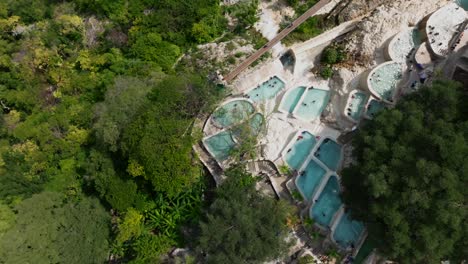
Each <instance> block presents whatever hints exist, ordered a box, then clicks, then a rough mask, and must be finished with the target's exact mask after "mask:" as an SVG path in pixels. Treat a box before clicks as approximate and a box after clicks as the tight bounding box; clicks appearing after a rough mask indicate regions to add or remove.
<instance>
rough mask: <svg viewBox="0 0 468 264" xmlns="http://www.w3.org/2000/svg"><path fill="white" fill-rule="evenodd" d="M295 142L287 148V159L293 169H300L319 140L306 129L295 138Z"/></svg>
mask: <svg viewBox="0 0 468 264" xmlns="http://www.w3.org/2000/svg"><path fill="white" fill-rule="evenodd" d="M292 140H294V141H295V142H294V144H293V145H292V146H291V148H290V149H288V150H287V152H286V156H285V160H286V163H287V164H288V165H289V167H291V168H292V169H295V170H299V169H300V167H301V165H302V163H304V161H305V160H306V159H307V156H309V154H310V152H311V150H312V148H313V147H314V146H315V143H316V142H317V140H316V139H315V136H314V135H312V134H311V133H309V132H307V131H304V132H302V133H301V134H300V135H299V136H298V137H297V138H293V139H292Z"/></svg>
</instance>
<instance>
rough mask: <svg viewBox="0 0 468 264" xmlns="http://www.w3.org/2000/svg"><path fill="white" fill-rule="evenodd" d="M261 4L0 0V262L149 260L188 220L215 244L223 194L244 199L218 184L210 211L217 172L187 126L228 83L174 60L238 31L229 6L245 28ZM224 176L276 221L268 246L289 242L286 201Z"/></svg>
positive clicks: (188, 226)
mask: <svg viewBox="0 0 468 264" xmlns="http://www.w3.org/2000/svg"><path fill="white" fill-rule="evenodd" d="M257 4H258V2H257V1H252V3H250V4H245V5H240V6H238V7H235V8H234V7H232V8H229V9H228V8H226V7H222V6H221V5H220V2H219V1H217V0H197V1H174V0H135V1H126V0H112V1H111V0H103V1H95V0H73V1H72V0H70V1H55V0H33V1H31V0H7V1H2V2H1V3H0V103H1V107H2V111H1V116H0V119H1V127H0V154H1V155H0V157H1V158H0V263H26V262H30V261H32V260H34V262H35V263H102V262H104V261H106V260H108V259H109V258H110V259H112V260H115V261H119V262H131V263H155V262H158V261H159V260H160V257H161V255H162V254H165V253H167V252H168V251H169V250H170V249H172V248H174V247H183V246H185V245H187V239H186V237H184V236H183V232H182V231H183V230H185V231H187V230H192V231H190V232H191V234H192V232H194V235H193V236H192V237H191V241H190V242H191V244H193V248H196V247H198V244H200V246H199V247H200V250H201V251H203V252H212V249H210V245H207V244H206V243H203V241H206V237H207V236H210V235H211V234H207V233H206V232H207V230H206V228H204V227H203V226H204V225H206V224H205V223H208V224H210V222H211V221H212V219H217V220H216V221H217V223H218V224H220V225H221V224H222V223H221V222H220V221H222V219H223V217H225V216H226V214H228V213H229V212H218V211H217V210H218V209H216V208H217V207H219V206H220V205H222V204H223V203H228V206H233V208H225V209H226V210H231V212H234V211H235V210H236V208H237V207H234V204H233V200H231V198H227V197H225V196H221V195H215V198H214V199H215V202H214V204H213V207H212V209H209V210H208V212H209V216H207V217H205V216H203V211H202V209H203V208H207V207H208V206H209V204H208V202H207V201H206V199H205V198H204V197H206V194H207V189H208V188H209V184H207V180H206V179H207V177H205V175H204V174H205V173H204V171H203V169H202V167H201V166H200V165H199V162H198V159H197V157H196V156H195V155H194V154H193V153H192V145H193V143H194V142H195V141H196V140H199V135H198V134H197V133H192V127H193V126H194V120H195V118H196V117H197V116H198V115H200V114H204V113H206V112H207V111H208V110H210V109H211V108H212V106H213V105H214V104H215V103H216V102H217V100H218V99H219V98H220V97H221V96H223V92H222V91H221V90H219V89H218V88H217V87H215V86H214V85H212V84H211V83H209V82H208V81H207V78H206V76H207V75H208V73H207V72H203V71H200V70H199V69H197V68H193V67H183V66H182V67H177V68H175V67H174V66H175V64H176V62H177V60H178V59H179V58H180V57H181V55H183V54H184V53H185V52H188V51H189V50H190V49H192V48H194V47H195V45H197V44H200V43H206V42H209V41H212V40H214V39H215V38H218V37H221V36H222V35H223V34H225V33H228V34H225V37H224V38H228V37H229V36H232V34H230V33H229V32H227V27H226V23H227V22H226V18H225V14H226V13H228V14H231V15H232V16H233V17H235V18H237V24H236V25H235V30H236V31H238V32H246V30H248V29H249V28H250V27H251V26H252V24H253V23H254V22H255V21H256V20H257V14H256V5H257ZM176 69H177V70H176ZM237 173H238V174H240V176H242V175H244V174H245V173H244V172H242V171H237ZM233 175H236V173H234V174H233ZM240 176H239V177H240ZM233 177H234V178H236V177H235V176H233ZM249 177H250V176H249ZM244 178H245V177H244ZM227 186H231V187H226V188H227V189H231V190H232V192H234V193H237V197H240V196H242V195H240V194H241V193H240V192H239V190H241V191H242V192H243V191H247V190H248V191H249V192H250V193H252V194H251V197H250V196H249V197H250V198H249V200H246V201H245V202H251V201H257V202H258V207H261V208H262V209H265V210H264V211H260V213H256V214H255V215H252V216H255V217H259V218H258V219H253V220H255V221H256V222H258V221H259V220H260V219H264V220H265V219H267V220H269V221H270V222H271V223H270V225H269V226H268V227H266V229H265V232H266V233H270V232H271V233H270V234H265V235H266V237H268V238H269V240H268V241H269V243H270V242H272V243H273V244H272V245H268V246H273V245H275V243H277V244H278V247H277V248H278V249H279V248H281V241H280V240H278V242H276V241H273V240H274V239H273V238H272V237H271V236H274V237H275V238H277V237H279V234H278V233H276V230H277V228H279V227H278V226H281V223H284V221H283V220H284V216H285V215H286V213H283V214H282V213H281V212H283V211H284V212H286V208H285V207H284V206H282V205H279V204H278V205H277V204H276V202H273V201H265V200H262V199H257V198H258V197H256V196H255V194H254V191H252V188H253V187H252V185H245V186H244V185H242V186H241V185H236V184H234V185H227ZM232 186H237V188H238V189H239V190H238V191H236V190H235V189H236V188H235V187H232ZM217 199H221V200H220V201H218V200H217ZM226 199H227V200H226ZM217 204H218V205H217ZM223 206H226V205H225V204H224V205H223ZM276 207H278V208H279V209H277V210H278V212H279V214H278V215H277V216H276V215H274V216H273V217H272V218H269V217H271V216H272V215H271V211H270V209H271V210H273V209H275V208H276ZM281 208H283V209H284V210H283V209H281ZM249 213H251V212H250V211H249V212H246V214H249ZM217 215H219V216H217ZM267 216H268V217H267ZM212 217H215V218H212ZM202 219H203V220H202ZM244 220H245V219H237V220H236V221H244ZM199 221H202V222H201V223H202V224H201V229H200V230H202V231H200V238H199V239H198V236H197V235H196V234H197V232H196V231H193V230H197V229H198V228H197V227H198V226H199ZM229 221H231V220H229ZM228 223H229V222H228ZM240 224H241V225H242V224H247V223H246V222H241V223H240ZM246 228H250V226H248V227H246ZM272 229H274V230H272ZM239 230H242V226H240V227H239ZM274 231H275V232H274ZM187 232H188V231H187ZM248 232H249V229H247V230H246V231H245V232H243V233H244V234H246V233H248ZM268 235H269V236H268ZM197 241H201V242H197ZM233 243H239V242H234V241H233ZM258 243H259V245H264V244H262V243H264V242H263V241H259V242H258ZM244 245H245V244H244ZM226 250H227V251H228V250H232V249H228V248H226ZM268 254H270V252H268V253H267V252H264V254H262V255H259V256H253V255H252V252H250V253H246V255H245V256H240V258H246V259H249V258H252V259H258V260H260V259H267V258H269V257H274V256H271V255H268ZM274 255H275V256H276V253H275V254H274ZM204 256H206V254H205V253H203V254H200V257H204ZM211 257H212V258H218V257H219V256H215V255H213V256H211ZM226 263H229V262H226ZM231 263H234V260H231Z"/></svg>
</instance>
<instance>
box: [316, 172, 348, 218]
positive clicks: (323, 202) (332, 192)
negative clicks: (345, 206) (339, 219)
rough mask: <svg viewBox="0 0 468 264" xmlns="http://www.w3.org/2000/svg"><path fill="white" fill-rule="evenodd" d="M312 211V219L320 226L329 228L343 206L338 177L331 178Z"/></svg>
mask: <svg viewBox="0 0 468 264" xmlns="http://www.w3.org/2000/svg"><path fill="white" fill-rule="evenodd" d="M314 202H315V204H314V205H313V206H312V208H311V210H310V217H311V218H312V219H314V220H315V221H316V222H317V223H318V224H319V225H321V226H323V227H328V226H329V225H330V222H331V220H332V219H333V216H334V215H335V213H336V212H337V211H338V209H339V208H340V206H341V198H340V184H339V183H338V179H337V178H336V176H332V177H330V179H329V180H328V182H327V184H326V185H325V188H324V189H323V191H322V193H321V194H320V196H319V197H318V199H317V201H314Z"/></svg>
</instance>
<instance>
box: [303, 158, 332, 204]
mask: <svg viewBox="0 0 468 264" xmlns="http://www.w3.org/2000/svg"><path fill="white" fill-rule="evenodd" d="M325 174H326V170H324V169H323V168H322V167H320V165H318V164H317V163H316V162H315V161H313V160H310V162H309V164H307V166H306V168H305V169H304V172H303V174H300V175H299V177H297V178H296V186H297V188H298V189H299V190H300V191H301V193H302V194H303V195H304V198H305V199H306V200H308V201H309V200H310V199H312V196H313V195H314V193H315V190H316V189H317V187H318V186H319V184H320V182H321V181H322V179H323V176H325Z"/></svg>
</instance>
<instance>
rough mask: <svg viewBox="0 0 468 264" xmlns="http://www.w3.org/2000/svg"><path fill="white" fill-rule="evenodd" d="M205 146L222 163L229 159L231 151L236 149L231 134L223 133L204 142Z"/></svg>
mask: <svg viewBox="0 0 468 264" xmlns="http://www.w3.org/2000/svg"><path fill="white" fill-rule="evenodd" d="M204 143H205V146H206V148H207V149H208V151H209V152H210V153H211V155H213V157H214V158H215V159H216V160H217V161H218V162H222V161H225V160H226V159H228V158H229V154H230V153H231V150H232V149H233V148H234V147H235V145H236V143H235V142H234V140H233V138H232V135H231V132H229V131H223V132H220V133H218V134H216V135H214V136H211V137H209V138H206V139H205V140H204Z"/></svg>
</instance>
